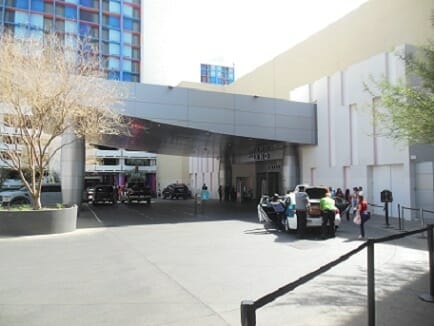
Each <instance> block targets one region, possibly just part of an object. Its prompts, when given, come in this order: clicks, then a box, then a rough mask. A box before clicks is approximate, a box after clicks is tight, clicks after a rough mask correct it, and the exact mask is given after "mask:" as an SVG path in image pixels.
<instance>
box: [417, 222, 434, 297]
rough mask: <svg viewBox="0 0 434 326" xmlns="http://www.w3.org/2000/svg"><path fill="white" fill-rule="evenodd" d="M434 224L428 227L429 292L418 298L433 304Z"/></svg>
mask: <svg viewBox="0 0 434 326" xmlns="http://www.w3.org/2000/svg"><path fill="white" fill-rule="evenodd" d="M433 227H434V224H430V225H428V255H429V291H430V293H425V294H420V295H419V298H420V299H421V300H423V301H426V302H430V303H434V243H433Z"/></svg>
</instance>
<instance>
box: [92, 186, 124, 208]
mask: <svg viewBox="0 0 434 326" xmlns="http://www.w3.org/2000/svg"><path fill="white" fill-rule="evenodd" d="M93 189H94V190H93V194H92V203H93V204H94V205H96V204H106V203H108V204H112V205H114V204H116V203H117V200H118V191H117V189H116V187H115V186H113V185H96V186H95V187H94V188H93Z"/></svg>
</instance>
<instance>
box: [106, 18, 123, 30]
mask: <svg viewBox="0 0 434 326" xmlns="http://www.w3.org/2000/svg"><path fill="white" fill-rule="evenodd" d="M109 26H110V27H114V28H119V27H120V26H121V21H120V19H119V17H114V16H110V17H109Z"/></svg>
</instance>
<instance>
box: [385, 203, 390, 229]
mask: <svg viewBox="0 0 434 326" xmlns="http://www.w3.org/2000/svg"><path fill="white" fill-rule="evenodd" d="M384 216H385V218H386V226H389V203H388V202H387V201H386V202H385V203H384Z"/></svg>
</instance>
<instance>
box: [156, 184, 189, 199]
mask: <svg viewBox="0 0 434 326" xmlns="http://www.w3.org/2000/svg"><path fill="white" fill-rule="evenodd" d="M162 195H163V199H167V198H170V199H179V198H183V199H188V198H191V191H190V189H188V187H187V186H186V185H185V184H183V183H172V184H170V185H168V186H167V187H166V188H164V189H163V193H162Z"/></svg>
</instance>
